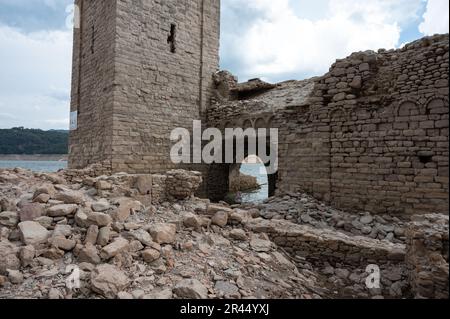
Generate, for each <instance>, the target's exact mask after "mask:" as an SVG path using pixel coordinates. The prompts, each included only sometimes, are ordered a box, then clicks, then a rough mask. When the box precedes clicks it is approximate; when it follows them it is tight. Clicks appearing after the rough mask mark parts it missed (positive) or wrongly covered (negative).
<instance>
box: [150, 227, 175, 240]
mask: <svg viewBox="0 0 450 319" xmlns="http://www.w3.org/2000/svg"><path fill="white" fill-rule="evenodd" d="M176 232H177V227H176V226H175V225H174V224H156V225H151V226H150V227H149V233H150V235H151V236H152V238H153V241H155V242H156V243H158V244H172V243H174V242H175V236H176Z"/></svg>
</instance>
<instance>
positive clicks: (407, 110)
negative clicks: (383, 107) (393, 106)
mask: <svg viewBox="0 0 450 319" xmlns="http://www.w3.org/2000/svg"><path fill="white" fill-rule="evenodd" d="M395 115H396V116H397V117H408V116H417V115H420V108H419V106H418V105H417V102H416V101H413V100H404V101H402V102H400V103H399V105H398V107H397V110H396V112H395Z"/></svg>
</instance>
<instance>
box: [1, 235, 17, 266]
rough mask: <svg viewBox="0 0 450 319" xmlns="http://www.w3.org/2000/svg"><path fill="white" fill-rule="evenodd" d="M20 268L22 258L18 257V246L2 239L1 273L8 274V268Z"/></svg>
mask: <svg viewBox="0 0 450 319" xmlns="http://www.w3.org/2000/svg"><path fill="white" fill-rule="evenodd" d="M19 268H20V260H19V258H17V251H16V247H15V246H14V245H12V244H11V243H9V242H4V241H0V274H6V270H7V269H11V270H18V269H19Z"/></svg>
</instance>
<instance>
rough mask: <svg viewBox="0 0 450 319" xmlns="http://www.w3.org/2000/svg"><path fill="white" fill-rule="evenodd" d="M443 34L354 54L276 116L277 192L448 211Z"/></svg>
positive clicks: (361, 206) (360, 205) (349, 203)
mask: <svg viewBox="0 0 450 319" xmlns="http://www.w3.org/2000/svg"><path fill="white" fill-rule="evenodd" d="M448 49H449V47H448V35H445V36H435V37H432V38H425V39H422V40H419V41H417V42H415V43H412V44H410V45H407V46H406V47H405V48H403V49H401V50H397V51H384V50H381V51H379V52H378V53H374V52H364V53H355V54H353V55H351V56H350V57H348V58H346V59H344V60H338V61H337V63H336V64H334V65H333V66H332V68H331V70H330V72H329V73H328V74H326V75H325V76H323V77H322V78H320V79H318V80H317V83H316V86H315V90H314V92H313V93H312V94H311V97H310V99H309V103H307V105H305V106H301V107H291V108H287V109H286V110H285V111H284V112H283V114H282V115H277V117H278V118H279V120H280V121H281V123H282V124H281V126H280V149H281V151H280V174H279V180H278V187H279V189H280V191H284V192H289V191H292V192H295V191H299V190H303V191H307V192H309V193H312V194H313V195H315V196H316V197H318V198H321V199H325V200H329V201H330V202H331V203H333V204H334V205H336V206H338V207H340V208H344V209H349V210H367V211H371V212H375V213H385V212H388V213H407V214H415V213H419V214H421V213H424V212H437V213H447V214H448V124H449V123H448V54H449V53H448Z"/></svg>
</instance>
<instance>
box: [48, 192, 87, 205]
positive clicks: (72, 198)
mask: <svg viewBox="0 0 450 319" xmlns="http://www.w3.org/2000/svg"><path fill="white" fill-rule="evenodd" d="M53 199H55V200H58V201H61V202H63V203H64V204H77V205H81V204H83V202H84V196H83V194H82V193H80V192H77V191H73V190H64V191H62V192H59V193H57V194H56V195H54V197H53Z"/></svg>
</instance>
